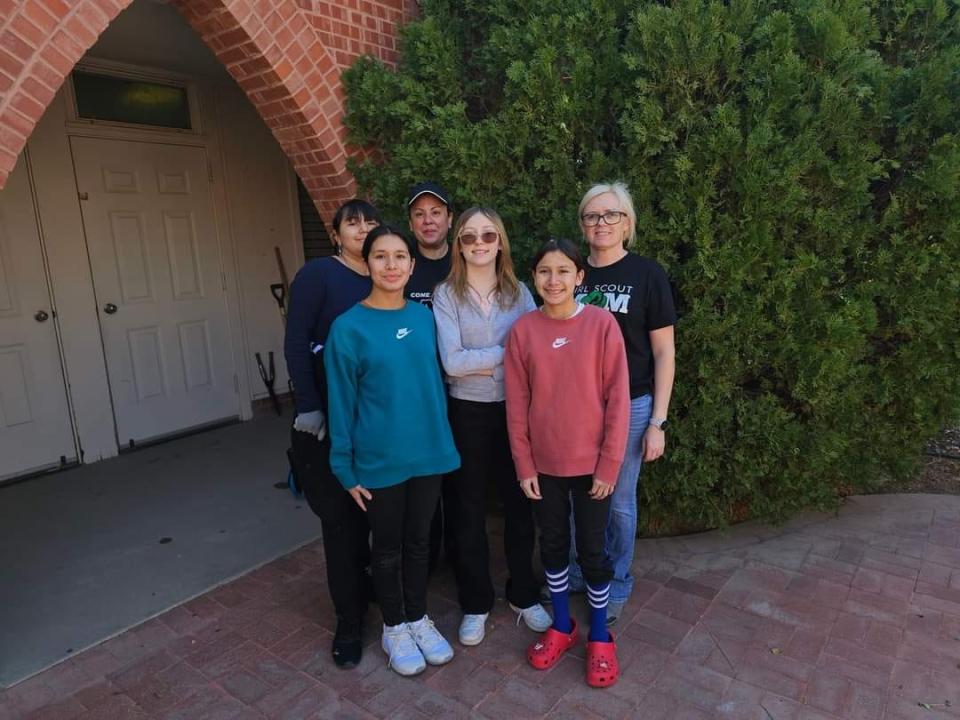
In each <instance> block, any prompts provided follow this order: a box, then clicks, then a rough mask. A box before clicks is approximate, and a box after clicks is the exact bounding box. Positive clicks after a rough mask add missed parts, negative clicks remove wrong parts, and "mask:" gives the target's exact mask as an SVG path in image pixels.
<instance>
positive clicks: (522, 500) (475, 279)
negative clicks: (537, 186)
mask: <svg viewBox="0 0 960 720" xmlns="http://www.w3.org/2000/svg"><path fill="white" fill-rule="evenodd" d="M453 236H454V240H453V253H452V256H453V257H452V265H451V269H450V275H449V276H448V277H447V279H446V281H445V282H443V283H442V284H441V285H439V286H438V287H437V289H436V291H435V293H434V299H433V311H434V316H435V317H436V321H437V341H438V345H439V349H440V358H441V360H442V362H443V368H444V370H445V371H446V374H447V382H448V383H449V394H450V426H451V428H452V430H453V437H454V441H455V442H456V445H457V449H458V450H459V452H460V457H461V459H462V465H461V467H460V469H459V470H458V471H456V472H455V473H454V474H453V475H452V476H450V477H449V478H447V479H446V481H445V482H449V483H452V485H453V486H452V488H450V489H451V491H452V495H454V497H455V502H454V513H453V523H454V526H455V528H456V533H457V548H458V552H457V562H456V575H457V586H458V596H459V602H460V608H461V610H462V611H463V613H464V614H463V621H462V622H461V624H460V631H459V640H460V642H461V643H462V644H464V645H477V644H479V643H480V642H481V641H482V640H483V637H484V632H485V624H486V620H487V616H488V615H489V613H490V610H491V609H492V607H493V601H494V589H493V581H492V580H491V577H490V563H489V549H488V547H487V528H486V507H485V498H486V490H487V487H488V485H489V484H490V483H493V484H495V485H496V487H497V490H498V492H499V495H500V498H501V500H502V501H503V505H504V521H505V530H504V551H505V553H506V559H507V568H508V571H509V579H508V580H507V587H506V596H507V600H508V601H509V603H510V606H511V607H512V608H513V610H514V611H515V612H517V613H518V614H519V615H520V618H522V619H523V621H524V622H525V623H526V625H527V626H528V627H529V628H531V629H532V630H535V631H536V632H543V631H545V630H546V629H547V628H549V627H550V624H551V622H552V621H551V618H550V615H549V614H548V613H547V612H546V610H544V609H543V606H542V605H540V603H539V597H538V594H539V586H538V583H537V581H536V579H535V577H534V574H533V567H532V564H531V561H532V557H533V547H534V536H535V530H534V522H533V515H532V511H531V508H530V502H529V500H527V498H526V497H525V496H524V494H523V492H522V490H521V489H520V486H519V485H518V483H517V474H516V470H515V468H514V465H513V459H512V457H511V454H510V444H509V440H508V437H507V421H506V408H505V404H504V387H503V359H504V345H505V343H506V340H507V335H508V334H509V332H510V328H511V327H512V326H513V324H514V322H516V320H517V319H518V318H519V317H520V316H521V315H523V314H524V313H526V312H528V311H530V310H533V309H535V308H536V304H535V303H534V301H533V297H532V296H531V294H530V291H529V290H527V288H526V287H525V286H524V285H523V284H522V283H520V282H519V281H518V280H517V277H516V275H515V274H514V270H513V261H512V260H511V259H510V242H509V240H508V238H507V233H506V230H505V229H504V226H503V221H502V220H501V219H500V216H499V215H498V214H497V213H496V212H495V211H494V210H491V209H490V208H481V207H472V208H470V209H469V210H466V211H465V212H464V213H463V214H461V215H460V219H459V221H458V222H457V225H456V227H455V228H454V233H453Z"/></svg>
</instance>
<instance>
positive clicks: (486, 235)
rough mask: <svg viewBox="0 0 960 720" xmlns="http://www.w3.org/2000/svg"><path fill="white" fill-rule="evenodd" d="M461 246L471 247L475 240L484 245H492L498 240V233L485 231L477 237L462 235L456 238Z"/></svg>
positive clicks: (470, 234)
mask: <svg viewBox="0 0 960 720" xmlns="http://www.w3.org/2000/svg"><path fill="white" fill-rule="evenodd" d="M458 239H459V240H460V244H461V245H473V244H474V243H475V242H477V240H479V241H480V242H482V243H483V244H484V245H493V244H494V243H495V242H497V240H499V239H500V233H498V232H497V231H496V230H485V231H484V232H482V233H480V235H479V236H477V234H476V233H470V232H468V233H462V234H461V235H460V237H459V238H458Z"/></svg>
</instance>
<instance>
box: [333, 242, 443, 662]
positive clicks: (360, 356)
mask: <svg viewBox="0 0 960 720" xmlns="http://www.w3.org/2000/svg"><path fill="white" fill-rule="evenodd" d="M363 258H364V261H365V262H366V263H367V266H368V267H369V269H370V280H371V282H372V284H373V289H372V290H371V292H370V295H369V296H367V297H366V298H365V299H364V300H362V301H361V302H360V303H359V304H358V305H355V306H354V307H353V308H351V309H350V310H348V311H347V312H345V313H343V314H342V315H341V316H340V317H338V318H337V319H336V320H335V321H334V323H333V326H332V327H331V329H330V335H329V337H328V339H327V345H326V347H325V348H324V360H325V364H326V374H327V386H328V395H329V414H330V418H329V427H330V441H331V445H332V448H331V452H330V466H331V468H332V469H333V472H334V474H335V475H336V476H337V479H338V480H339V481H340V482H341V484H342V485H343V487H344V488H345V489H346V490H347V492H349V493H350V495H351V496H352V497H353V499H354V501H355V502H356V503H357V505H359V506H360V508H361V509H363V510H364V511H365V512H366V513H367V517H368V519H369V521H370V529H371V532H372V535H373V543H372V548H371V560H370V565H371V570H372V572H373V584H374V588H375V589H376V592H377V597H378V600H379V603H380V610H381V612H382V614H383V622H384V627H383V639H382V647H383V650H384V652H386V653H387V655H388V656H389V665H390V667H391V668H393V669H394V670H396V671H397V672H398V673H400V674H401V675H415V674H417V673H419V672H422V671H423V670H424V669H425V667H426V663H430V664H432V665H441V664H443V663H446V662H449V661H450V659H451V658H452V657H453V648H452V647H451V646H450V644H449V643H448V642H447V641H446V640H445V639H444V638H443V636H442V635H441V634H440V633H439V632H438V631H437V629H436V628H435V627H434V625H433V622H432V621H431V620H430V618H429V617H428V616H427V614H426V597H427V564H428V556H429V544H430V543H429V536H430V521H431V519H432V516H433V510H434V508H435V507H436V505H437V499H438V498H439V496H440V482H441V475H442V474H443V473H446V472H450V471H451V470H455V469H456V468H457V467H459V465H460V457H459V455H458V454H457V450H456V448H455V447H454V444H453V437H452V435H451V432H450V426H449V424H448V422H447V408H446V398H445V395H444V389H443V381H442V379H441V377H440V369H439V367H438V364H437V344H436V335H435V330H434V322H433V315H432V313H431V312H430V310H428V309H427V308H425V307H423V306H422V305H420V304H419V303H416V302H409V301H407V300H405V299H404V297H403V288H404V286H405V285H406V283H407V280H409V278H410V274H411V272H412V271H413V265H414V258H413V244H412V242H411V241H410V240H409V239H408V238H406V237H405V236H404V235H403V233H402V232H401V231H400V230H398V229H396V228H394V227H391V226H388V225H381V226H380V227H378V228H376V229H375V230H373V231H372V232H370V233H369V234H368V235H367V238H366V240H365V242H364V245H363ZM401 568H402V573H401Z"/></svg>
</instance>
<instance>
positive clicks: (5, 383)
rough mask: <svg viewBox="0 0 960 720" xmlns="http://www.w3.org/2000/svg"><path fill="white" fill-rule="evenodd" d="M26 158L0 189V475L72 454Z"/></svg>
mask: <svg viewBox="0 0 960 720" xmlns="http://www.w3.org/2000/svg"><path fill="white" fill-rule="evenodd" d="M54 322H55V321H54V317H53V308H52V305H51V302H50V291H49V287H48V285H47V278H46V273H45V271H44V260H43V251H42V248H41V246H40V235H39V233H38V232H37V222H36V214H35V210H34V202H33V196H32V193H31V190H30V182H29V178H28V175H27V170H26V163H25V161H24V159H23V158H22V157H21V158H20V161H19V162H18V163H17V166H16V168H15V169H14V171H13V173H12V174H11V175H10V178H9V179H8V180H7V185H6V187H5V188H4V189H3V191H0V479H3V478H8V477H11V476H14V475H19V474H22V473H28V472H33V471H37V470H43V469H45V468H49V467H56V466H58V465H60V464H61V458H63V460H66V461H70V462H72V461H74V460H76V454H77V453H76V446H75V444H74V441H73V429H72V426H71V423H70V412H69V409H68V406H67V395H66V387H65V385H64V381H63V367H62V365H61V363H60V352H59V348H58V345H57V333H56V328H55V325H54Z"/></svg>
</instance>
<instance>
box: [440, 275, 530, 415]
mask: <svg viewBox="0 0 960 720" xmlns="http://www.w3.org/2000/svg"><path fill="white" fill-rule="evenodd" d="M536 307H537V306H536V303H534V301H533V296H532V295H531V294H530V291H529V290H527V288H526V286H525V285H524V284H523V283H520V297H519V298H518V299H517V302H516V303H514V305H513V307H511V308H509V309H507V310H504V309H502V308H501V307H500V304H499V303H497V302H494V303H493V307H492V308H491V310H490V315H489V316H484V314H483V312H482V311H481V310H480V308H479V306H478V305H477V303H476V301H474V300H473V298H468V300H467V302H460V301H459V300H458V299H457V296H456V295H455V294H454V292H453V288H451V287H450V285H449V284H448V283H445V282H444V283H441V284H440V285H438V286H437V289H436V290H435V291H434V294H433V315H434V317H435V318H436V321H437V346H438V347H439V350H440V360H441V361H442V362H443V369H444V371H445V372H446V374H447V383H449V387H450V396H451V397H455V398H457V399H458V400H473V401H475V402H502V401H503V399H504V392H503V347H504V345H505V344H506V342H507V335H509V334H510V328H511V327H513V324H514V323H515V322H516V321H517V319H518V318H519V317H520V316H521V315H523V314H524V313H527V312H530V311H531V310H535V309H536ZM483 370H492V371H493V375H492V376H491V375H477V374H476V373H478V372H481V371H483Z"/></svg>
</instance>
